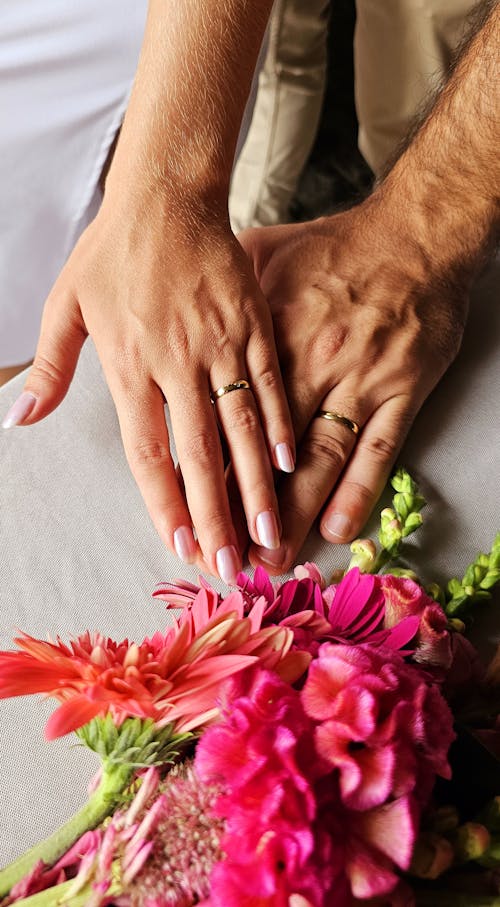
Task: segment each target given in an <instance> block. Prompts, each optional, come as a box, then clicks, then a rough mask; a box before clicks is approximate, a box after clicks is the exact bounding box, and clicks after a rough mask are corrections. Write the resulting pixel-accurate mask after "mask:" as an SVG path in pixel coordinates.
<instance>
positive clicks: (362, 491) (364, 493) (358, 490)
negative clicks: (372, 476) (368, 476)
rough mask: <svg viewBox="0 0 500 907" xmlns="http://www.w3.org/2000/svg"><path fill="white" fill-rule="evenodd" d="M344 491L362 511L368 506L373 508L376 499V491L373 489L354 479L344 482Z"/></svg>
mask: <svg viewBox="0 0 500 907" xmlns="http://www.w3.org/2000/svg"><path fill="white" fill-rule="evenodd" d="M342 491H343V492H346V493H347V495H348V496H349V499H350V501H351V502H353V503H354V504H355V505H358V507H359V509H360V510H362V511H363V510H364V509H365V508H366V507H367V506H371V504H372V503H373V500H374V498H375V497H376V491H375V490H374V489H373V488H369V486H368V485H365V484H364V482H358V481H357V480H354V479H344V481H343V482H342Z"/></svg>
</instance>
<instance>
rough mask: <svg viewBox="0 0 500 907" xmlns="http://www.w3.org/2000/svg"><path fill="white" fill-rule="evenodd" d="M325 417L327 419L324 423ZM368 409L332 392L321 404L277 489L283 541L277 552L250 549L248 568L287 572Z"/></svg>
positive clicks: (351, 450)
mask: <svg viewBox="0 0 500 907" xmlns="http://www.w3.org/2000/svg"><path fill="white" fill-rule="evenodd" d="M325 413H327V414H328V415H327V416H326V417H325V415H324V414H325ZM369 416H370V410H369V407H368V406H367V405H366V404H362V403H361V401H360V400H359V398H357V397H355V396H354V395H353V394H342V392H341V390H340V388H335V390H333V391H331V392H330V394H328V396H327V397H326V398H325V399H324V400H323V402H322V404H321V406H320V407H319V409H318V411H317V412H316V414H315V416H314V418H313V420H312V422H311V423H310V426H309V428H308V430H307V432H306V434H305V436H304V439H303V441H302V443H301V445H300V449H299V455H298V461H297V468H296V470H295V473H294V474H293V475H291V476H290V477H287V478H286V479H285V480H284V481H283V483H282V484H281V485H280V493H279V502H280V510H281V518H282V523H283V538H282V543H281V546H280V548H279V549H278V550H277V551H272V552H267V551H265V550H264V549H263V548H262V547H255V546H254V547H252V549H251V550H250V560H251V562H252V564H254V565H256V564H257V563H260V562H262V563H263V564H264V565H265V566H266V567H268V568H270V569H271V570H272V571H273V572H281V573H282V572H285V571H286V570H288V568H289V567H290V565H291V564H292V562H293V560H294V559H295V556H296V554H297V553H298V551H299V550H300V548H301V547H302V544H303V542H304V540H305V538H306V536H307V534H308V532H309V529H310V528H311V525H312V523H313V522H314V520H315V519H316V517H317V515H318V514H319V512H320V511H321V509H322V507H323V505H324V504H325V502H326V501H327V500H328V496H329V495H330V493H331V491H332V488H333V487H334V486H335V484H336V483H337V482H338V480H339V477H340V475H341V473H342V472H343V470H344V468H345V466H346V463H347V462H348V460H349V458H350V456H351V455H352V452H353V450H354V448H355V445H356V441H357V439H358V437H359V434H360V433H361V430H362V428H363V425H364V424H365V422H366V421H367V419H368V418H369Z"/></svg>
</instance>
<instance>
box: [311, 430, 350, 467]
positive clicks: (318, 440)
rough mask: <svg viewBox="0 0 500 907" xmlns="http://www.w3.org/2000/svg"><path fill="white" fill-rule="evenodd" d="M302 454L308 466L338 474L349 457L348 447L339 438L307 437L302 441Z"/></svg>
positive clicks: (324, 436)
mask: <svg viewBox="0 0 500 907" xmlns="http://www.w3.org/2000/svg"><path fill="white" fill-rule="evenodd" d="M302 454H303V457H304V458H305V461H306V463H308V464H314V465H316V466H318V467H320V468H323V469H327V470H328V471H331V470H335V471H337V472H340V470H341V469H343V467H344V464H345V462H346V460H347V457H348V455H349V447H348V445H347V443H344V442H342V441H340V440H339V438H335V437H329V436H328V435H309V437H307V438H305V439H304V441H303V446H302Z"/></svg>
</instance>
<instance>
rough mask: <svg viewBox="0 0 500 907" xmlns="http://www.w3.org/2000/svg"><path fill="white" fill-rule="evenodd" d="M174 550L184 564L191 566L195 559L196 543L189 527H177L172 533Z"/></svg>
mask: <svg viewBox="0 0 500 907" xmlns="http://www.w3.org/2000/svg"><path fill="white" fill-rule="evenodd" d="M174 548H175V550H176V553H177V556H178V557H180V559H181V561H184V563H185V564H192V563H193V561H194V560H195V558H196V542H195V540H194V535H193V530H192V529H191V527H190V526H179V528H178V529H176V530H175V532H174Z"/></svg>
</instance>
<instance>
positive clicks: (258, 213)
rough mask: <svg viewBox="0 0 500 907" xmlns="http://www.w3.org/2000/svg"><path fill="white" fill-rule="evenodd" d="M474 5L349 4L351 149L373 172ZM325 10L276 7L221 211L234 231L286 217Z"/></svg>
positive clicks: (317, 92)
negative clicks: (352, 7) (352, 10)
mask: <svg viewBox="0 0 500 907" xmlns="http://www.w3.org/2000/svg"><path fill="white" fill-rule="evenodd" d="M477 2H478V0H356V11H357V20H356V30H355V37H354V68H355V96H356V107H357V112H358V119H359V147H360V150H361V152H362V153H363V155H364V157H365V159H366V161H367V162H368V164H369V165H370V167H371V168H372V169H373V170H374V172H375V173H376V174H378V173H379V172H380V170H381V169H382V168H383V166H384V164H385V163H386V161H387V159H388V158H390V157H391V155H392V154H393V152H394V150H395V148H396V147H397V146H398V144H399V143H400V142H401V140H402V139H403V138H404V136H405V134H406V133H407V130H408V127H409V124H410V122H411V120H412V118H413V116H414V115H415V112H416V111H417V110H418V108H419V107H420V105H421V103H422V101H423V100H424V98H425V97H426V95H427V94H428V93H429V91H432V90H433V89H434V88H435V87H436V86H437V85H438V84H439V82H440V81H441V79H442V78H443V75H444V74H445V72H446V70H447V68H448V65H449V62H450V59H451V56H452V53H453V50H454V49H455V47H456V46H457V44H458V42H459V41H460V39H461V37H462V35H463V33H464V30H465V28H466V26H467V17H468V15H469V14H470V12H471V10H472V9H473V8H474V7H475V6H476V5H477ZM328 10H329V3H328V2H325V0H277V3H276V4H275V6H274V9H273V14H272V17H271V23H270V30H269V45H268V49H267V54H266V56H265V60H264V64H263V68H262V71H261V74H260V77H259V84H258V92H257V99H256V103H255V106H254V112H253V116H252V120H251V125H250V128H249V131H248V134H247V138H246V141H245V143H244V145H243V148H242V150H241V153H240V156H239V159H238V162H237V165H236V167H235V171H234V174H233V180H232V187H231V195H230V203H229V210H230V214H231V221H232V224H233V228H234V229H235V230H236V231H238V230H241V229H243V228H244V227H248V226H259V225H266V224H275V223H282V222H284V221H286V220H287V219H288V208H289V204H290V201H291V199H292V197H293V195H294V192H295V189H296V186H297V183H298V179H299V177H300V174H301V172H302V170H303V168H304V165H305V163H306V161H307V158H308V156H309V153H310V151H311V148H312V145H313V142H314V139H315V136H316V130H317V126H318V121H319V117H320V113H321V104H322V99H323V94H324V87H325V79H326V40H327V28H328ZM331 115H332V116H334V115H335V114H334V112H332V114H331Z"/></svg>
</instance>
